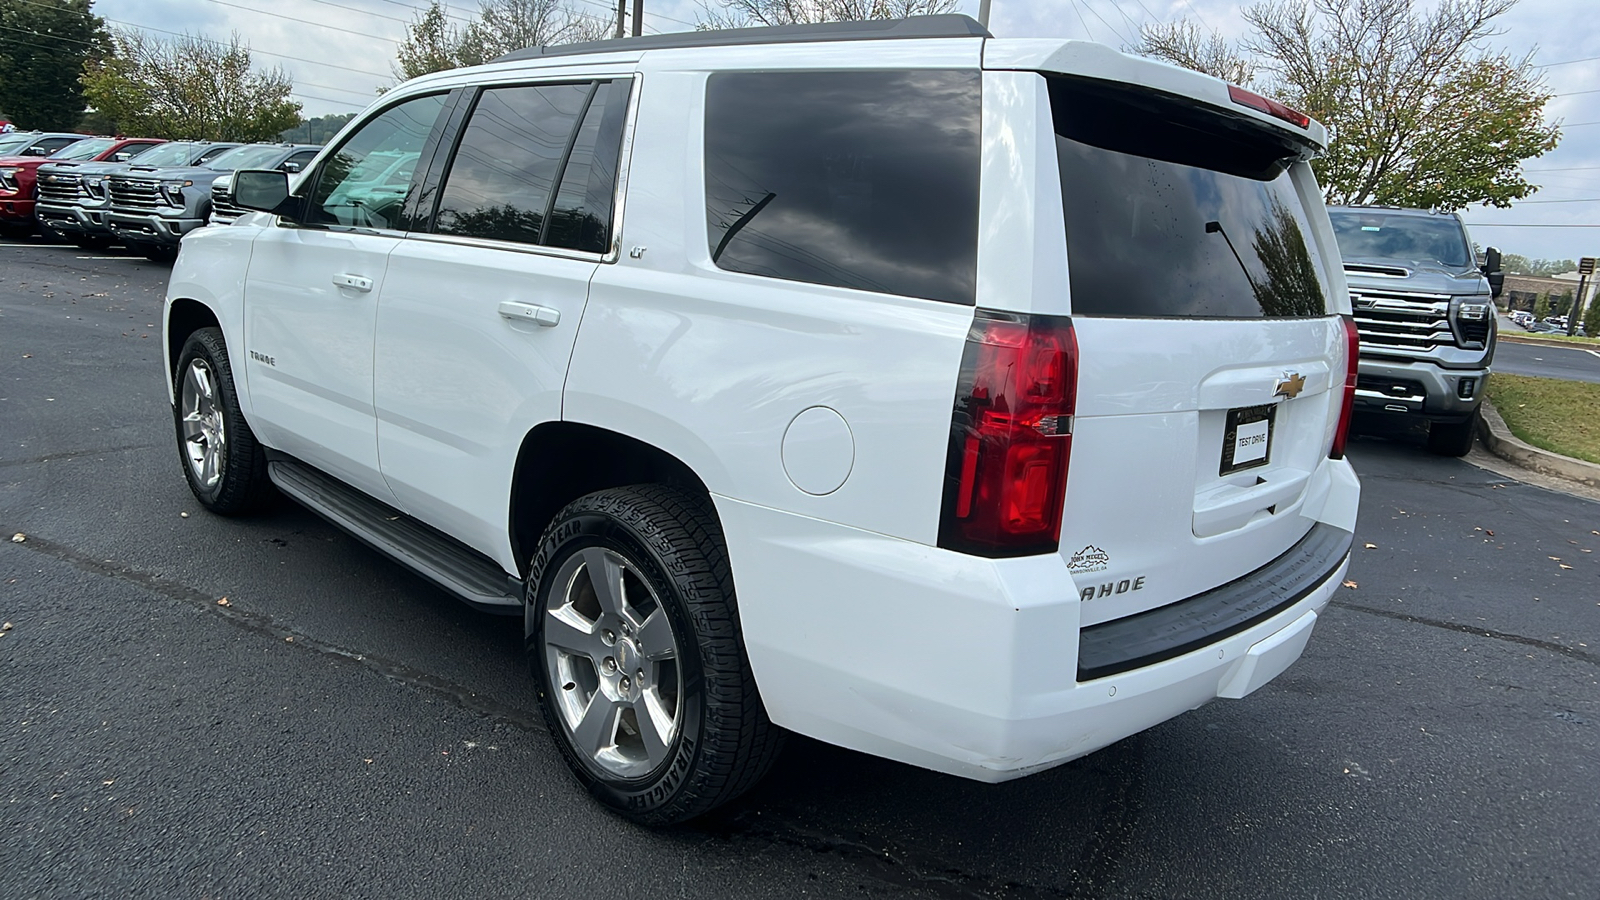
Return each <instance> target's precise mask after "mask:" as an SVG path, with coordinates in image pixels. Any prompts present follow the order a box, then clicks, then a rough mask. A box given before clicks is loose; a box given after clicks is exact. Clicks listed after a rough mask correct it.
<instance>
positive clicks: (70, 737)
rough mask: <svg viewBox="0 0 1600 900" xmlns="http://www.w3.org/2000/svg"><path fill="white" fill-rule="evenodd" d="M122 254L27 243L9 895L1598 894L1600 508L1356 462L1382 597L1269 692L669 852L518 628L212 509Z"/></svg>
mask: <svg viewBox="0 0 1600 900" xmlns="http://www.w3.org/2000/svg"><path fill="white" fill-rule="evenodd" d="M100 256H101V255H93V254H85V253H82V252H80V251H77V250H75V249H72V248H67V247H45V246H40V245H37V244H18V243H4V242H0V619H3V620H4V621H5V622H9V623H11V625H12V627H11V629H10V630H8V631H5V632H4V633H3V636H0V897H5V898H30V897H48V898H56V897H63V898H65V897H108V896H128V897H162V898H167V897H194V898H200V897H217V898H222V897H241V898H258V897H292V898H300V897H317V896H338V897H382V898H408V897H451V896H461V897H466V896H474V897H562V898H569V897H570V898H601V897H605V898H615V897H629V898H633V897H707V898H723V897H727V898H764V897H772V898H788V897H802V896H803V897H840V898H843V897H863V896H866V897H936V898H954V897H961V898H967V897H998V898H1179V897H1194V898H1211V897H1220V896H1229V897H1262V898H1269V897H1270V898H1276V897H1291V896H1292V897H1301V898H1319V897H1326V898H1356V897H1359V898H1388V897H1394V898H1450V900H1461V898H1480V897H1481V898H1506V897H1528V898H1533V897H1539V898H1557V897H1577V898H1590V900H1592V898H1595V897H1596V896H1597V892H1600V885H1597V881H1596V877H1595V873H1596V872H1600V841H1596V839H1595V835H1596V834H1600V790H1597V789H1596V788H1597V786H1600V577H1597V573H1600V561H1597V560H1596V559H1595V557H1596V556H1597V555H1600V504H1597V503H1595V502H1592V501H1589V500H1584V499H1580V498H1576V497H1572V496H1567V495H1564V494H1561V493H1558V492H1552V491H1548V490H1545V489H1541V488H1537V487H1532V486H1529V485H1525V484H1521V483H1518V482H1516V481H1513V480H1510V479H1508V478H1506V477H1503V476H1501V475H1497V474H1495V473H1493V472H1489V471H1486V470H1483V469H1480V468H1476V467H1474V466H1472V465H1471V464H1469V463H1467V462H1463V461H1460V460H1452V459H1441V458H1437V457H1432V456H1429V455H1427V454H1426V453H1425V452H1424V451H1423V450H1422V449H1421V446H1420V441H1418V440H1417V439H1415V438H1414V437H1413V436H1409V435H1404V434H1402V435H1389V436H1387V437H1373V436H1367V437H1359V438H1357V439H1356V440H1355V441H1354V442H1353V444H1352V450H1351V457H1352V459H1353V460H1354V462H1355V464H1356V468H1357V469H1358V470H1359V471H1360V473H1361V475H1362V477H1363V480H1364V484H1365V493H1364V499H1363V504H1362V512H1361V521H1360V525H1359V529H1358V534H1357V537H1356V547H1357V549H1356V557H1355V559H1354V560H1353V562H1352V564H1351V568H1350V576H1349V577H1350V580H1351V582H1352V583H1353V587H1350V588H1348V589H1347V590H1344V591H1341V593H1340V594H1339V596H1338V597H1337V599H1336V601H1335V603H1334V605H1333V606H1331V607H1330V609H1329V610H1328V612H1327V614H1326V615H1325V616H1324V617H1323V618H1322V620H1321V621H1320V622H1319V624H1318V626H1317V629H1316V633H1315V635H1314V636H1313V638H1312V642H1311V644H1310V646H1309V648H1308V649H1307V652H1306V655H1305V656H1304V657H1303V658H1302V659H1301V661H1300V662H1299V663H1298V664H1297V665H1296V666H1295V667H1294V668H1292V669H1291V670H1289V672H1287V673H1286V674H1285V675H1284V676H1283V677H1281V678H1279V679H1278V680H1277V681H1275V682H1273V683H1272V684H1270V685H1268V686H1267V687H1265V688H1263V689H1262V690H1261V691H1259V692H1257V693H1256V694H1254V695H1252V696H1250V697H1248V698H1246V699H1244V700H1242V701H1219V702H1217V703H1213V704H1211V705H1209V706H1206V707H1203V708H1201V709H1199V710H1197V711H1194V712H1191V713H1188V714H1186V715H1184V716H1181V717H1179V718H1177V719H1175V720H1173V721H1171V722H1168V723H1166V724H1164V725H1161V726H1159V727H1157V728H1155V729H1152V730H1150V731H1148V732H1146V733H1144V734H1141V735H1138V736H1135V737H1133V738H1130V739H1128V740H1125V741H1123V742H1121V743H1119V744H1117V745H1114V746H1113V747H1110V748H1108V749H1106V750H1104V751H1101V752H1099V753H1096V754H1093V755H1091V756H1089V757H1087V758H1084V759H1081V760H1078V761H1076V762H1073V763H1070V764H1068V765H1065V766H1062V767H1060V768H1057V769H1054V770H1051V771H1049V772H1046V773H1043V774H1040V775H1036V776H1033V777H1031V778H1027V779H1023V780H1021V781H1015V782H1011V783H1008V784H1003V785H995V786H986V785H979V784H975V783H971V782H966V781H962V780H958V779H954V778H950V777H946V776H941V775H935V774H931V773H928V772H924V771H921V770H917V769H912V768H909V767H905V766H900V765H896V764H892V763H887V762H883V761H880V760H876V759H872V758H868V757H864V756H860V755H857V754H853V753H849V752H846V751H842V750H837V749H834V748H831V747H827V746H824V745H821V744H818V743H815V742H811V741H806V740H794V741H792V742H791V743H790V745H789V748H788V750H787V751H786V753H785V756H784V757H783V759H782V760H781V761H780V762H779V764H778V767H777V769H776V770H775V771H774V773H773V775H772V776H771V777H770V778H769V779H768V780H767V782H765V783H764V784H763V785H762V786H761V787H760V788H758V789H757V790H756V791H755V792H754V793H752V794H751V795H749V796H748V797H747V798H746V799H744V800H743V801H741V802H739V803H737V804H736V805H734V806H733V807H731V808H729V809H727V810H726V811H724V812H722V813H719V814H718V815H716V816H715V817H714V818H712V819H710V820H708V821H703V822H700V823H697V824H695V825H694V826H692V827H685V828H680V829H675V830H669V831H660V832H651V831H645V830H641V829H638V828H635V827H633V826H631V825H627V824H625V823H623V822H622V821H621V820H618V819H616V818H614V817H612V816H610V815H609V814H607V813H605V812H602V811H601V810H600V809H599V808H598V807H597V806H595V805H594V804H592V803H591V802H590V801H589V800H588V799H587V797H585V796H584V795H583V794H582V793H581V792H580V790H579V789H578V787H577V786H576V784H575V782H574V781H573V780H572V778H571V777H570V776H569V775H568V773H567V771H566V770H565V768H564V766H563V764H562V762H561V760H560V758H559V756H558V754H557V752H556V749H555V747H554V745H553V744H552V743H551V741H550V739H549V738H548V737H547V736H546V734H545V732H544V728H543V725H542V723H541V722H540V720H539V717H538V714H537V710H536V709H535V707H534V706H533V698H532V694H531V689H530V682H529V679H528V677H527V674H526V671H525V664H524V661H523V658H522V654H521V649H520V645H521V634H520V623H519V622H517V621H516V620H506V619H500V618H494V617H490V616H486V615H483V614H480V613H476V612H473V611H472V610H469V609H468V608H466V607H465V606H462V605H461V604H459V603H457V602H455V601H454V600H452V599H450V598H449V597H447V596H446V595H444V594H442V593H440V592H439V591H437V590H435V589H433V588H431V587H430V586H428V585H427V584H425V583H423V582H422V581H420V580H419V579H417V578H414V577H412V576H410V575H408V574H407V573H406V572H404V571H403V570H401V569H400V568H399V567H397V566H395V565H393V564H391V563H389V562H387V561H386V560H384V559H382V558H380V557H378V556H377V555H376V554H374V553H372V552H370V551H368V550H366V549H365V548H364V547H362V546H361V545H359V544H357V543H356V542H355V541H354V540H353V539H350V538H347V537H345V536H344V535H342V534H341V533H339V532H337V531H335V530H334V529H333V528H332V527H331V526H328V525H326V524H325V523H323V522H322V521H321V520H320V519H318V518H316V517H315V516H313V515H311V514H310V513H308V512H306V511H304V510H301V509H299V508H297V507H294V506H293V505H291V504H288V503H284V504H282V505H281V506H280V507H279V508H278V509H276V510H274V511H272V512H271V513H270V514H267V515H263V516H259V517H256V518H249V519H239V520H224V519H219V518H216V517H213V516H210V515H208V514H205V513H203V512H202V511H201V510H200V508H199V507H198V505H197V504H196V503H195V502H194V501H193V500H192V498H191V496H190V495H189V493H188V490H187V488H186V487H185V485H184V481H183V478H182V476H181V474H180V472H179V469H178V459H177V454H176V451H175V449H174V447H173V434H172V425H171V419H170V413H169V408H168V405H167V402H166V400H165V398H164V395H163V389H164V388H163V381H162V375H161V371H160V359H161V352H160V334H161V332H160V319H159V318H158V316H159V310H160V303H161V295H162V291H163V289H164V286H165V282H166V275H167V270H166V269H165V268H164V267H162V266H159V265H155V264H151V263H147V262H145V261H144V260H142V259H133V258H116V257H115V256H111V257H110V258H100ZM13 532H22V533H24V534H26V535H27V539H26V541H24V542H22V543H13V542H11V541H10V540H9V536H10V535H11V534H12V533H13ZM223 598H226V600H227V603H226V604H223V603H221V602H220V601H221V600H222V599H223Z"/></svg>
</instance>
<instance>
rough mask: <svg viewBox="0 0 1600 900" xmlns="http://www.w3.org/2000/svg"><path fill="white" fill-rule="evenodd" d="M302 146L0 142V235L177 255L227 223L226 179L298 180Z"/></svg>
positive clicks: (42, 139) (13, 138) (64, 137)
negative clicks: (246, 172) (286, 175)
mask: <svg viewBox="0 0 1600 900" xmlns="http://www.w3.org/2000/svg"><path fill="white" fill-rule="evenodd" d="M319 149H321V148H320V147H317V146H313V145H309V144H280V143H254V144H240V143H226V142H212V141H162V140H157V139H154V138H127V137H92V136H89V135H82V134H64V133H41V132H30V133H13V134H7V135H3V136H0V235H3V236H5V237H13V238H14V237H25V236H28V235H31V234H33V233H35V232H36V231H37V232H40V233H42V234H43V235H44V236H45V237H46V238H48V239H55V240H62V241H69V242H72V243H76V244H77V245H78V246H80V247H82V248H84V249H86V250H100V249H104V248H106V247H109V246H111V245H112V244H114V243H120V244H122V245H124V246H125V247H127V248H128V249H130V250H134V251H137V252H139V253H142V254H144V255H145V256H148V257H150V258H151V259H171V258H173V257H175V256H176V255H177V252H178V242H179V241H180V240H182V239H183V236H184V235H185V234H187V233H188V232H190V231H193V230H194V229H196V228H200V227H203V226H205V225H208V224H210V225H217V224H227V223H229V222H231V221H233V219H235V218H237V217H238V215H239V213H240V210H239V208H238V207H237V206H235V205H234V204H233V197H232V177H231V176H232V173H233V172H234V171H235V170H239V169H278V170H281V171H284V172H290V173H293V172H298V171H300V170H301V169H302V168H304V167H305V166H306V165H307V164H308V163H310V162H311V160H312V158H313V157H315V156H316V154H317V151H318V150H319Z"/></svg>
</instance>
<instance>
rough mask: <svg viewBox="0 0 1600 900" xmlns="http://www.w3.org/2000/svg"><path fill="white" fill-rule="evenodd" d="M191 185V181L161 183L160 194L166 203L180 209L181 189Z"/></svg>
mask: <svg viewBox="0 0 1600 900" xmlns="http://www.w3.org/2000/svg"><path fill="white" fill-rule="evenodd" d="M193 184H194V182H193V181H163V182H161V194H162V196H164V197H166V198H167V203H169V204H171V205H173V206H177V207H182V206H183V189H184V188H186V187H189V186H191V185H193Z"/></svg>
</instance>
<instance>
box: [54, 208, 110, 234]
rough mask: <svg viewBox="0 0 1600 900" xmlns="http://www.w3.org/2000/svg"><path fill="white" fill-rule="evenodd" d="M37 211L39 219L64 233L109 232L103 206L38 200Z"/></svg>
mask: <svg viewBox="0 0 1600 900" xmlns="http://www.w3.org/2000/svg"><path fill="white" fill-rule="evenodd" d="M37 212H38V215H39V219H40V220H41V221H43V222H45V223H47V224H49V226H50V227H51V228H54V229H55V230H57V231H60V232H62V233H64V234H105V235H109V234H111V229H110V228H107V227H106V211H105V207H103V206H102V207H99V208H86V207H82V206H64V205H61V204H55V203H45V202H43V201H40V203H39V206H38V209H37Z"/></svg>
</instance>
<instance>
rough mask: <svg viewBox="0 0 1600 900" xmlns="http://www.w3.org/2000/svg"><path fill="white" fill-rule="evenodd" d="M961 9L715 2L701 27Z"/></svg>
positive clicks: (829, 1)
mask: <svg viewBox="0 0 1600 900" xmlns="http://www.w3.org/2000/svg"><path fill="white" fill-rule="evenodd" d="M959 8H960V3H959V2H958V0H715V8H713V6H712V5H710V4H706V5H703V6H702V7H701V11H700V27H702V28H743V27H749V26H759V25H802V24H810V23H815V22H855V21H862V20H865V19H903V18H906V17H907V16H929V15H935V14H938V13H951V12H955V11H956V10H957V9H959Z"/></svg>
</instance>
